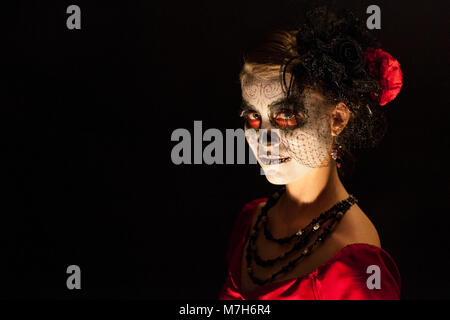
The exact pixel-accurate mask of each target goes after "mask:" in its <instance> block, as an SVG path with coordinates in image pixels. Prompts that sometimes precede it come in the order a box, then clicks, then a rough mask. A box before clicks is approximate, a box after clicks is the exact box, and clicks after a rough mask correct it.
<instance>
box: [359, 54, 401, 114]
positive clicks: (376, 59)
mask: <svg viewBox="0 0 450 320" xmlns="http://www.w3.org/2000/svg"><path fill="white" fill-rule="evenodd" d="M364 59H365V60H366V62H367V66H368V68H369V71H370V72H371V73H373V74H375V75H376V76H377V77H378V78H379V80H380V84H381V88H380V92H378V93H375V92H374V93H371V95H372V98H373V99H374V100H375V101H377V102H378V104H379V105H381V106H384V105H385V104H386V103H388V102H389V101H392V100H394V98H395V97H396V96H397V94H398V93H399V92H400V89H401V88H402V84H403V75H402V70H401V69H400V63H399V62H398V61H397V60H396V59H395V58H394V57H392V56H391V55H390V54H389V53H387V52H385V51H383V50H381V49H375V48H370V47H369V48H367V50H366V52H365V55H364Z"/></svg>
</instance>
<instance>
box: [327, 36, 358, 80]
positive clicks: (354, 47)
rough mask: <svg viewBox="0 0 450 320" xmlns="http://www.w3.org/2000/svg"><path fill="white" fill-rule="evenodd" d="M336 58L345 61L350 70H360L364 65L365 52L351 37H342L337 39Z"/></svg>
mask: <svg viewBox="0 0 450 320" xmlns="http://www.w3.org/2000/svg"><path fill="white" fill-rule="evenodd" d="M334 48H335V56H336V60H337V61H339V62H341V63H343V64H344V65H345V67H346V68H347V69H348V71H350V72H355V71H358V70H360V69H361V68H362V67H363V66H364V54H363V51H362V49H361V47H360V46H359V44H358V43H356V42H355V41H354V40H353V39H351V38H341V39H338V40H336V41H335V46H334Z"/></svg>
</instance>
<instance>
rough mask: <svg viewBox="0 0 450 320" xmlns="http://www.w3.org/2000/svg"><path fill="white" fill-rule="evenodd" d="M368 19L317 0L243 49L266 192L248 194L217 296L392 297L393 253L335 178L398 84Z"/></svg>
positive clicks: (370, 134) (247, 103)
mask: <svg viewBox="0 0 450 320" xmlns="http://www.w3.org/2000/svg"><path fill="white" fill-rule="evenodd" d="M377 47H378V45H377V42H376V41H375V40H374V39H373V38H372V36H371V34H370V32H369V31H368V30H367V29H366V27H365V24H364V23H363V22H362V21H361V20H359V19H357V18H355V17H354V16H353V14H351V13H350V12H348V11H347V12H344V13H343V14H342V15H340V16H337V15H336V14H334V13H331V12H329V11H328V10H327V8H325V7H321V8H317V9H314V10H312V11H310V12H309V13H308V14H307V19H306V23H305V24H303V25H301V26H300V27H299V28H298V29H297V30H292V31H280V30H278V31H276V32H273V33H271V34H270V35H269V37H267V38H266V41H265V42H263V43H262V44H261V45H260V46H259V47H257V48H256V49H254V50H253V51H251V52H248V53H247V54H246V55H245V57H244V64H243V67H242V71H241V74H240V81H241V88H242V102H243V105H242V113H241V116H242V117H243V118H244V120H245V130H246V137H247V141H248V143H249V145H250V147H251V149H252V151H253V152H254V154H255V155H256V157H257V159H258V162H259V164H260V165H261V167H262V168H263V170H264V172H265V175H266V177H267V179H268V180H269V182H271V183H273V184H276V185H283V187H282V188H281V189H280V191H279V192H277V193H276V194H275V195H273V196H271V197H270V198H269V199H267V198H261V199H256V200H254V201H252V202H250V203H248V204H246V205H245V206H244V208H243V209H242V211H241V213H240V215H239V217H238V219H237V221H236V222H235V227H234V229H233V232H232V235H231V239H230V244H229V248H228V252H227V260H228V263H229V273H228V278H227V280H226V282H225V284H224V285H223V288H222V291H221V293H220V299H250V300H257V299H271V300H278V299H399V298H400V287H401V278H400V274H399V271H398V268H397V266H396V263H395V261H394V260H393V258H392V257H391V256H390V255H389V253H388V252H386V251H385V250H384V249H382V248H381V244H380V239H379V236H378V233H377V230H376V228H375V227H374V225H373V224H372V222H371V221H370V219H369V218H368V217H367V216H366V215H365V214H364V212H363V210H362V209H361V208H360V207H359V206H358V204H357V199H356V198H355V197H354V196H352V195H350V194H349V193H348V192H347V191H346V189H345V187H344V185H343V184H342V182H341V180H340V175H339V172H338V170H339V171H340V173H341V175H343V174H346V173H347V172H348V169H349V168H351V163H352V159H353V156H352V154H353V152H354V150H355V149H357V148H360V147H364V146H374V145H375V144H376V143H377V142H378V141H379V140H380V139H381V137H382V136H383V134H384V130H385V128H386V126H385V122H384V117H383V112H384V110H383V108H384V107H383V106H384V105H385V104H386V103H387V102H389V101H391V100H392V99H394V98H395V96H396V95H397V94H398V92H399V91H400V88H401V85H402V74H401V70H400V65H399V64H398V62H397V61H396V60H395V59H394V58H393V57H392V56H390V55H389V54H388V53H387V52H384V51H383V50H381V49H379V48H378V49H377Z"/></svg>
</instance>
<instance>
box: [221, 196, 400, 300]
mask: <svg viewBox="0 0 450 320" xmlns="http://www.w3.org/2000/svg"><path fill="white" fill-rule="evenodd" d="M263 201H267V198H260V199H256V200H253V201H251V202H249V203H247V204H246V205H245V206H244V207H243V208H242V210H241V213H240V214H239V216H238V218H237V220H236V222H235V224H234V228H233V231H232V234H231V238H230V243H229V247H228V251H227V254H226V260H227V262H228V276H227V279H226V281H225V283H224V284H223V286H222V289H221V291H220V294H219V299H220V300H366V299H370V300H373V299H378V300H398V299H400V288H401V277H400V273H399V270H398V268H397V265H396V263H395V261H394V259H393V258H392V257H391V256H390V254H389V253H388V252H387V251H385V250H384V249H382V248H379V247H376V246H374V245H370V244H365V243H353V244H349V245H347V246H345V247H344V248H342V249H341V250H340V251H338V252H337V253H336V254H335V255H334V256H333V257H332V258H331V259H329V260H328V261H327V262H326V263H324V264H322V265H321V266H319V267H318V268H316V269H315V270H314V271H313V272H311V273H309V274H308V275H305V276H302V277H299V278H294V279H287V280H284V281H278V282H269V283H267V284H265V285H263V286H260V287H258V288H257V289H255V290H254V291H252V292H250V293H249V294H244V293H243V292H242V291H241V290H240V282H241V261H242V255H243V251H244V250H243V249H244V245H245V240H246V235H247V231H248V229H249V228H250V224H251V221H252V216H253V215H254V214H255V212H256V208H257V206H258V204H259V203H260V202H263ZM371 265H375V266H378V267H379V270H380V273H379V275H380V284H381V286H380V288H379V289H378V288H372V289H369V288H368V285H367V279H368V278H369V277H370V276H371V275H372V274H373V270H369V273H367V268H368V267H369V266H371ZM371 287H372V286H371Z"/></svg>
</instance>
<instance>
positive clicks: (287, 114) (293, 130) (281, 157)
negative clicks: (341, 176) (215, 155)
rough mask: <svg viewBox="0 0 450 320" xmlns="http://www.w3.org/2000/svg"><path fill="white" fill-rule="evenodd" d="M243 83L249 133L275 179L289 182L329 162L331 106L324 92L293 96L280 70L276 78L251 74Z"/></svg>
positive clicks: (267, 171)
mask: <svg viewBox="0 0 450 320" xmlns="http://www.w3.org/2000/svg"><path fill="white" fill-rule="evenodd" d="M286 82H287V83H289V75H288V74H286ZM241 88H242V100H243V105H242V113H241V115H242V116H243V117H244V118H245V133H246V138H247V141H248V143H249V145H250V148H251V149H252V151H253V153H254V154H255V156H256V158H257V159H258V162H259V164H260V165H261V167H262V168H263V170H264V173H265V175H266V177H267V179H268V180H269V182H271V183H273V184H279V185H280V184H288V183H290V182H293V181H295V180H297V179H299V178H301V177H303V176H304V175H305V174H307V173H308V172H310V171H311V170H313V169H314V168H318V167H323V166H327V165H329V161H330V152H331V145H332V135H331V123H330V118H331V109H330V108H329V107H327V104H326V102H325V99H324V98H323V97H322V96H321V95H320V94H319V93H317V92H315V91H313V90H311V89H307V90H305V91H304V92H303V93H302V94H300V93H297V92H295V91H291V93H290V96H289V98H287V96H286V93H285V92H284V91H283V90H282V86H281V82H280V79H279V77H278V73H276V74H274V77H273V78H272V79H270V80H262V79H259V78H257V77H254V76H252V75H245V76H244V77H243V79H242V82H241Z"/></svg>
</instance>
